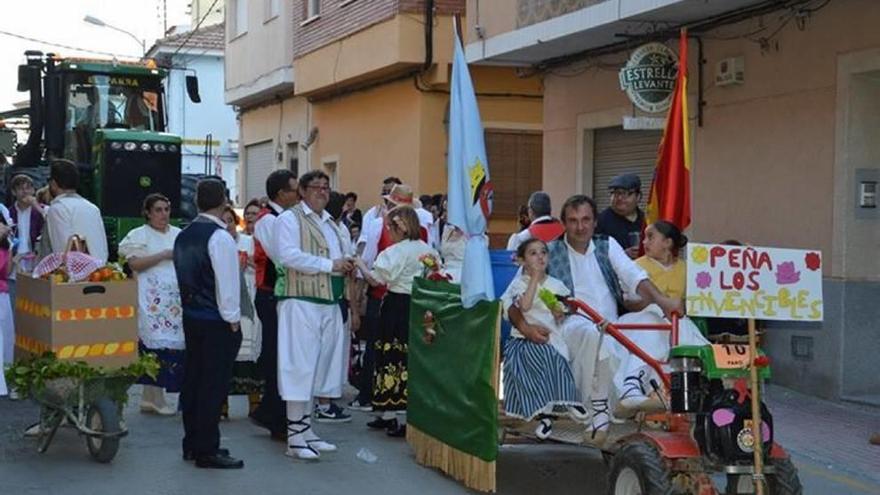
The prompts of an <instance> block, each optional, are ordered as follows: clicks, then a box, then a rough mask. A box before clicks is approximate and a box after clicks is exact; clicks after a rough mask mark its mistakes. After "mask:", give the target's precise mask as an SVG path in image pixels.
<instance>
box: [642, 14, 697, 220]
mask: <svg viewBox="0 0 880 495" xmlns="http://www.w3.org/2000/svg"><path fill="white" fill-rule="evenodd" d="M678 46H679V48H678V54H679V55H678V60H679V62H678V78H677V79H676V81H675V92H674V93H673V96H672V105H671V106H670V107H669V114H668V115H667V117H666V128H665V130H664V131H663V140H662V141H660V151H659V154H658V156H657V166H656V168H655V169H654V181H653V182H652V183H651V193H650V195H649V196H648V214H647V223H648V224H651V223H652V222H655V221H657V220H666V221H668V222H672V223H674V224H675V225H676V226H677V227H678V228H679V229H681V230H684V229H686V228H687V226H688V225H690V223H691V177H690V176H691V150H690V129H689V128H688V109H687V60H688V58H687V47H688V40H687V30H686V29H682V30H681V38H680V39H679V43H678Z"/></svg>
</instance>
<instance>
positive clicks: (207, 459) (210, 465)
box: [196, 454, 244, 469]
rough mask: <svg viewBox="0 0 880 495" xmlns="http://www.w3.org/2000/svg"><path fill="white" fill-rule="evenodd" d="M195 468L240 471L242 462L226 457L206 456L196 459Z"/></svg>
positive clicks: (242, 465)
mask: <svg viewBox="0 0 880 495" xmlns="http://www.w3.org/2000/svg"><path fill="white" fill-rule="evenodd" d="M196 467H200V468H207V469H241V468H243V467H244V461H243V460H241V459H236V458H234V457H229V456H226V455H219V454H218V455H208V456H202V457H197V458H196Z"/></svg>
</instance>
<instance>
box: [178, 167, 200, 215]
mask: <svg viewBox="0 0 880 495" xmlns="http://www.w3.org/2000/svg"><path fill="white" fill-rule="evenodd" d="M204 176H205V175H204V174H182V175H181V176H180V218H181V219H182V220H183V221H185V222H187V223H189V222H191V221H192V219H193V218H195V217H196V215H198V214H199V209H198V207H197V206H196V185H197V184H198V183H199V180H200V179H201V178H202V177H204Z"/></svg>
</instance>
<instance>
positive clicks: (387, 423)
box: [367, 418, 397, 430]
mask: <svg viewBox="0 0 880 495" xmlns="http://www.w3.org/2000/svg"><path fill="white" fill-rule="evenodd" d="M367 426H369V427H370V428H373V429H375V430H387V429H389V428H391V427H396V426H397V420H396V419H382V418H376V419H374V420H373V421H370V422H369V423H367Z"/></svg>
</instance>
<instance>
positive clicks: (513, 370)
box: [501, 239, 588, 440]
mask: <svg viewBox="0 0 880 495" xmlns="http://www.w3.org/2000/svg"><path fill="white" fill-rule="evenodd" d="M516 258H517V262H518V263H519V264H520V265H521V266H522V271H521V272H520V273H519V275H518V276H517V277H516V278H514V279H513V281H512V282H511V283H510V285H509V286H508V287H507V290H506V291H505V292H504V294H503V295H502V296H501V301H502V304H503V305H504V313H505V314H507V310H508V309H510V307H511V306H512V305H514V304H515V305H516V306H517V307H519V309H520V311H522V313H523V316H524V317H525V319H526V321H527V322H528V323H529V324H532V325H540V326H542V327H544V328H546V329H547V330H549V331H550V333H549V334H548V335H529V336H526V335H524V334H522V333H520V332H519V331H518V330H517V329H516V328H513V329H512V330H511V332H510V339H508V340H507V343H506V344H505V346H504V410H505V413H506V414H507V415H508V416H511V417H515V418H520V419H524V420H526V421H532V420H533V419H535V418H540V421H539V423H538V426H537V428H536V429H535V435H536V436H537V437H538V438H540V439H542V440H543V439H546V438H547V437H549V436H550V433H551V432H552V428H553V423H552V421H551V415H552V414H553V410H554V406H565V408H566V410H567V411H568V414H569V415H570V416H571V417H572V418H573V419H575V420H577V421H584V420H585V419H587V417H588V414H587V412H586V409H584V407H583V404H582V403H581V399H580V396H579V393H578V390H577V387H576V386H575V382H574V375H572V373H571V367H570V366H569V352H568V347H567V346H566V344H565V340H564V339H563V337H562V333H561V332H562V330H561V328H560V325H559V323H560V322H561V320H562V318H564V314H563V308H562V305H561V303H559V302H558V301H556V300H555V297H556V296H563V297H565V296H568V295H569V290H568V288H567V287H566V286H565V284H564V283H562V282H561V281H560V280H558V279H555V278H553V277H551V276H549V275H547V259H548V258H547V245H546V244H545V243H544V241H542V240H540V239H530V240H528V241H526V242H524V243H522V244H520V245H519V247H518V248H517V251H516ZM542 293H544V294H549V295H551V296H552V297H553V298H552V299H549V300H547V299H548V296H546V295H545V296H544V297H541V294H542ZM548 302H551V303H555V304H550V305H549V306H548Z"/></svg>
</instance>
